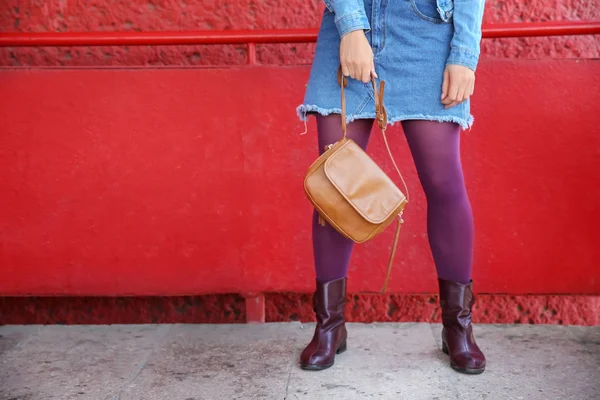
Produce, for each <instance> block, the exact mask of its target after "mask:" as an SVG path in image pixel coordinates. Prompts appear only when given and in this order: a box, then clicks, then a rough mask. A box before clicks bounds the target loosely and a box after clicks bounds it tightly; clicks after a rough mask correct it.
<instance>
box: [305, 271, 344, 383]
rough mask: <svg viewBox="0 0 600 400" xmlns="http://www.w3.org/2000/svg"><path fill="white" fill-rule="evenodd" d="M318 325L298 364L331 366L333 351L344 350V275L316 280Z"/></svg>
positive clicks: (320, 367)
mask: <svg viewBox="0 0 600 400" xmlns="http://www.w3.org/2000/svg"><path fill="white" fill-rule="evenodd" d="M313 307H314V310H315V314H316V317H317V326H316V328H315V334H314V335H313V338H312V340H311V342H310V343H309V344H308V346H307V347H306V348H305V349H304V351H303V352H302V354H301V355H300V367H301V368H302V369H306V370H313V371H319V370H322V369H326V368H329V367H331V366H332V365H333V361H334V358H335V355H336V354H340V353H343V352H344V351H346V338H347V337H348V333H347V332H346V320H345V318H344V308H345V307H346V278H341V279H336V280H334V281H329V282H325V283H320V282H318V281H317V290H316V292H315V294H314V296H313Z"/></svg>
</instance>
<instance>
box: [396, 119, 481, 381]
mask: <svg viewBox="0 0 600 400" xmlns="http://www.w3.org/2000/svg"><path fill="white" fill-rule="evenodd" d="M402 126H403V128H404V133H405V134H406V139H407V141H408V145H409V147H410V151H411V153H412V155H413V159H414V160H415V165H416V167H417V173H418V174H419V179H420V181H421V185H422V186H423V190H424V192H425V197H427V234H428V237H429V245H430V247H431V252H432V254H433V258H434V261H435V266H436V269H437V273H438V285H439V288H440V305H441V308H442V323H443V326H444V329H443V331H442V343H443V347H442V348H443V350H444V352H445V353H446V354H449V355H450V365H451V366H452V368H454V369H455V370H457V371H459V372H463V373H469V374H479V373H482V372H483V371H484V369H485V364H486V360H485V356H484V355H483V353H482V352H481V350H480V349H479V347H478V346H477V343H476V342H475V338H474V336H473V327H472V325H471V309H472V307H473V303H474V301H475V297H474V296H473V290H472V285H473V283H472V281H471V265H472V262H473V256H472V254H473V214H472V212H471V204H470V202H469V197H468V195H467V190H466V188H465V183H464V178H463V172H462V166H461V162H460V127H459V126H458V125H456V124H454V123H451V122H444V123H439V122H434V121H405V122H403V124H402Z"/></svg>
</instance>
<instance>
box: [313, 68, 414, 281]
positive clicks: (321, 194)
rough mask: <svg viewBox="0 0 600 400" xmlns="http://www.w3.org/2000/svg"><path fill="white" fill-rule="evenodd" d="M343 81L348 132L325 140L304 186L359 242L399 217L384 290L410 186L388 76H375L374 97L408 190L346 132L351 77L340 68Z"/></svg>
mask: <svg viewBox="0 0 600 400" xmlns="http://www.w3.org/2000/svg"><path fill="white" fill-rule="evenodd" d="M338 83H339V84H340V87H341V92H342V96H341V101H342V115H341V118H342V132H343V137H342V138H341V139H340V140H339V141H338V142H336V143H332V144H329V145H327V146H326V151H325V153H323V154H322V155H321V156H320V157H319V158H317V160H315V162H314V163H313V164H312V165H311V166H310V168H309V169H308V173H307V174H306V178H305V180H304V191H305V192H306V195H307V196H308V199H309V200H310V202H311V203H312V204H313V206H314V207H315V208H316V210H317V211H318V212H319V222H320V223H321V224H322V225H324V224H325V222H327V223H329V224H330V225H331V226H332V227H333V228H334V229H336V230H337V231H338V232H339V233H340V234H342V235H343V236H345V237H347V238H349V239H351V240H353V241H354V242H356V243H364V242H366V241H368V240H371V239H373V238H374V237H375V236H377V235H378V234H379V233H381V232H382V231H383V230H385V228H387V227H388V226H389V225H390V224H391V223H392V222H393V221H394V220H397V221H398V225H397V228H396V234H395V237H394V245H393V247H392V251H391V254H390V259H389V264H388V270H387V275H386V278H385V282H384V285H383V289H382V292H385V290H386V289H387V286H388V282H389V278H390V273H391V268H392V263H393V260H394V255H395V253H396V246H397V244H398V237H399V234H400V227H401V224H402V223H403V222H404V221H403V220H402V213H403V212H404V208H405V206H406V204H407V203H408V188H407V187H406V183H405V181H404V178H403V177H402V174H401V173H400V170H399V169H398V166H397V165H396V161H395V160H394V157H393V156H392V152H391V150H390V146H389V144H388V142H387V137H386V135H385V130H386V127H387V113H386V110H385V107H384V105H383V94H384V88H385V82H384V81H381V82H380V88H379V91H378V90H377V83H376V81H375V79H374V78H373V79H372V84H373V93H374V97H375V111H376V120H377V125H378V126H379V128H380V129H381V132H382V134H383V139H384V142H385V145H386V147H387V150H388V153H389V155H390V158H391V159H392V163H393V164H394V168H395V169H396V171H397V172H398V175H400V179H401V180H402V183H403V184H404V189H405V191H406V195H404V193H402V191H400V189H398V187H397V186H396V185H395V184H394V182H393V181H392V180H391V179H390V178H389V177H388V176H387V175H386V174H385V172H383V170H381V168H380V167H379V166H378V165H377V163H375V161H373V159H371V157H369V156H368V155H367V153H366V152H365V151H363V149H362V148H361V147H360V146H359V145H358V144H356V142H354V141H353V140H352V139H349V138H347V137H346V98H345V96H344V87H345V86H346V85H347V84H348V82H347V80H346V77H344V76H343V75H342V74H341V70H338Z"/></svg>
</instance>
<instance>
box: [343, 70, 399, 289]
mask: <svg viewBox="0 0 600 400" xmlns="http://www.w3.org/2000/svg"><path fill="white" fill-rule="evenodd" d="M337 80H338V84H339V85H340V87H341V89H342V116H341V117H342V133H343V134H344V139H346V134H347V130H348V127H347V125H346V96H345V93H344V92H345V91H344V88H345V87H346V86H347V85H348V80H347V79H346V77H345V76H344V75H343V74H342V67H341V66H340V67H339V68H338V74H337ZM371 83H372V85H373V97H374V99H375V120H376V121H377V125H378V126H379V128H380V129H381V134H382V135H383V141H384V143H385V147H386V149H387V152H388V154H389V156H390V159H391V160H392V164H393V165H394V168H395V169H396V172H397V173H398V176H400V180H401V181H402V184H403V185H404V190H405V193H406V201H407V202H408V201H409V200H410V196H409V193H408V186H407V185H406V181H405V180H404V177H403V176H402V173H401V172H400V169H399V168H398V165H397V164H396V160H395V159H394V156H393V155H392V150H391V148H390V145H389V143H388V140H387V136H386V134H385V130H386V128H387V122H388V121H387V111H386V109H385V107H384V105H383V95H384V91H385V82H384V81H380V82H379V90H377V82H376V80H375V77H374V76H371ZM403 223H404V220H403V219H402V212H401V213H400V214H398V223H397V226H396V234H395V235H394V244H393V246H392V251H391V253H390V259H389V262H388V269H387V273H386V276H385V281H384V283H383V288H382V289H381V292H382V293H384V292H385V291H386V290H387V287H388V283H389V281H390V275H391V274H392V265H393V263H394V256H395V255H396V248H397V247H398V239H399V238H400V229H401V228H402V224H403Z"/></svg>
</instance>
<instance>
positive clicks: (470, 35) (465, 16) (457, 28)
mask: <svg viewBox="0 0 600 400" xmlns="http://www.w3.org/2000/svg"><path fill="white" fill-rule="evenodd" d="M453 2H454V12H453V18H452V19H453V23H454V36H453V37H452V41H451V42H450V54H449V56H448V59H447V61H446V64H458V65H464V66H465V67H469V68H470V69H472V70H473V71H475V69H476V68H477V63H478V62H479V53H480V43H481V24H482V20H483V9H484V7H485V0H454V1H453Z"/></svg>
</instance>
